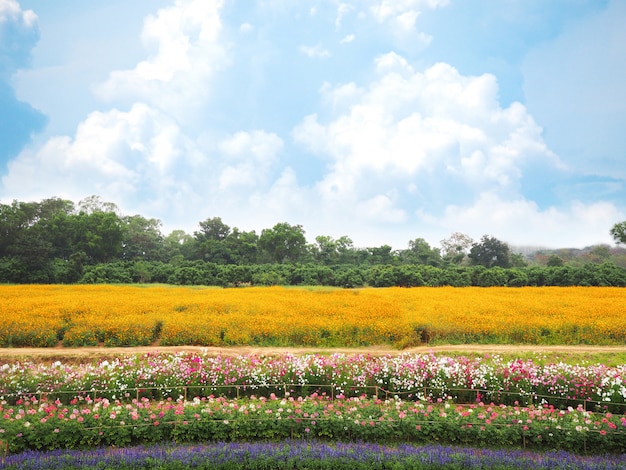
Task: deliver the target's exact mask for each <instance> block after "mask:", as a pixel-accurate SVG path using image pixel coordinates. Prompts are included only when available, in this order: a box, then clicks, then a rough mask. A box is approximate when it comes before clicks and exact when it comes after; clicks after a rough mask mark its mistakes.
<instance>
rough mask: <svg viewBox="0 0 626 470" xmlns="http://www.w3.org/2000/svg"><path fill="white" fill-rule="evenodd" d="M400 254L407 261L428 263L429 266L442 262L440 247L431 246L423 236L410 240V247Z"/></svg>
mask: <svg viewBox="0 0 626 470" xmlns="http://www.w3.org/2000/svg"><path fill="white" fill-rule="evenodd" d="M400 255H401V258H402V259H403V260H404V261H405V262H407V263H411V264H427V265H429V266H439V265H440V264H441V254H440V253H439V249H438V248H431V247H430V245H429V244H428V242H427V241H426V240H424V239H423V238H416V239H415V240H411V241H409V249H408V250H404V251H402V252H401V253H400Z"/></svg>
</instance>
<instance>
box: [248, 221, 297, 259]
mask: <svg viewBox="0 0 626 470" xmlns="http://www.w3.org/2000/svg"><path fill="white" fill-rule="evenodd" d="M258 246H259V249H260V250H261V251H262V252H263V254H264V255H265V257H266V259H268V260H269V261H270V262H275V263H286V262H291V263H295V262H297V261H298V260H299V259H300V258H301V257H302V256H303V255H304V253H305V251H306V238H305V237H304V229H303V228H302V226H301V225H289V224H288V223H287V222H283V223H279V224H276V225H274V227H273V228H271V229H263V231H262V232H261V236H260V237H259V242H258Z"/></svg>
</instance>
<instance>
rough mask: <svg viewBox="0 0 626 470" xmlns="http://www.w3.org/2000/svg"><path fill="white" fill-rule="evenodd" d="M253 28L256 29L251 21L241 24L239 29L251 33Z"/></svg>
mask: <svg viewBox="0 0 626 470" xmlns="http://www.w3.org/2000/svg"><path fill="white" fill-rule="evenodd" d="M253 30H254V26H252V25H251V24H250V23H242V24H241V25H240V26H239V31H241V32H242V33H249V32H251V31H253Z"/></svg>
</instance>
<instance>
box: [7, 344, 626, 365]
mask: <svg viewBox="0 0 626 470" xmlns="http://www.w3.org/2000/svg"><path fill="white" fill-rule="evenodd" d="M178 352H188V353H198V354H200V353H206V354H209V355H213V356H220V355H221V356H242V355H243V356H247V355H256V356H260V355H263V356H278V355H284V354H293V355H302V354H334V353H341V354H371V355H376V356H382V355H398V354H403V353H412V354H428V353H430V352H436V353H442V352H457V353H458V352H467V353H480V354H482V353H484V354H488V353H489V354H496V353H507V354H511V353H513V354H514V353H528V352H536V353H564V354H593V353H626V346H586V345H583V346H547V345H532V344H524V345H511V344H455V345H438V346H428V345H427V346H420V347H415V348H408V349H403V350H398V349H393V348H391V347H389V346H386V345H381V346H369V347H358V348H301V347H288V348H278V347H257V346H238V347H204V346H139V347H127V348H122V347H119V348H107V347H82V348H63V347H56V348H0V362H2V361H7V360H13V361H14V360H16V359H18V360H23V359H32V360H44V361H45V360H51V359H52V360H60V359H64V358H66V359H70V360H72V359H73V360H76V359H78V360H85V359H87V360H89V359H97V358H100V357H115V356H123V355H135V354H146V353H166V354H173V353H178Z"/></svg>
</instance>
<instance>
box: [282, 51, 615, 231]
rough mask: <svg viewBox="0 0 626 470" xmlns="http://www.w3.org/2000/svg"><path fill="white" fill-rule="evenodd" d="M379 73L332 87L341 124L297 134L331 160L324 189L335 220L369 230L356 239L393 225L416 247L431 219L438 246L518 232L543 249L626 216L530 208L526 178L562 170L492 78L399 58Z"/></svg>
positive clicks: (334, 114)
mask: <svg viewBox="0 0 626 470" xmlns="http://www.w3.org/2000/svg"><path fill="white" fill-rule="evenodd" d="M375 66H376V71H377V77H376V79H375V80H373V81H372V82H371V83H369V84H367V85H366V86H363V87H362V86H357V85H356V84H355V83H348V84H341V85H337V86H334V87H333V86H331V85H329V84H326V85H325V86H324V87H322V89H321V94H322V97H323V100H324V102H325V103H327V104H328V105H329V107H330V108H331V112H330V116H331V117H329V118H327V119H325V120H322V119H321V118H320V115H318V114H312V115H309V116H306V117H305V118H304V119H303V120H302V122H301V123H300V125H299V126H297V127H296V128H295V129H294V131H293V137H294V139H295V140H296V142H299V143H300V144H302V145H304V146H305V147H306V148H307V149H308V150H309V151H310V152H312V153H314V154H316V155H318V156H320V157H323V158H325V159H327V160H328V161H329V164H328V171H327V173H326V174H325V175H324V176H323V178H321V179H320V180H319V181H318V183H317V184H316V186H315V190H316V191H317V193H318V194H319V200H320V202H321V203H322V205H323V206H327V210H328V212H329V213H334V214H335V215H336V216H337V218H341V217H342V216H341V215H340V214H341V212H342V211H345V214H344V216H343V217H348V215H347V214H349V213H350V212H351V211H352V212H355V211H356V214H353V215H351V216H350V217H352V218H353V219H354V218H355V217H356V218H358V219H359V220H361V222H360V226H359V227H360V228H356V227H355V231H359V230H361V231H366V230H368V229H369V227H374V226H379V225H380V224H381V223H387V224H389V223H390V224H393V225H394V226H395V228H394V231H397V233H402V236H403V237H408V238H405V239H406V240H408V239H411V233H410V230H407V227H408V225H410V222H409V221H410V220H411V219H412V218H413V217H414V214H421V216H420V219H419V220H421V221H422V222H423V223H425V224H428V225H430V227H428V226H426V227H424V226H423V225H422V226H421V228H420V230H422V231H424V232H425V233H428V232H429V231H430V232H431V233H432V234H433V236H434V237H436V236H441V237H443V236H445V233H443V232H445V231H447V230H448V229H449V230H450V232H451V231H456V230H472V231H474V232H475V231H480V230H484V231H493V232H494V234H496V235H499V234H503V236H505V235H506V236H510V239H515V238H516V237H514V235H516V233H514V232H513V231H512V230H511V228H512V227H516V228H517V229H519V230H522V232H520V233H519V234H518V235H520V236H519V237H517V240H523V239H524V237H526V238H528V236H529V233H530V231H531V230H533V229H536V230H538V232H537V234H538V236H537V239H538V240H537V241H538V242H539V239H540V238H541V237H542V236H543V235H545V237H544V240H546V239H547V237H553V236H556V234H557V232H558V227H559V225H561V226H563V225H568V224H569V226H571V227H574V226H577V224H580V223H581V222H582V219H581V218H582V215H581V214H582V213H583V212H585V211H586V214H587V215H588V214H590V213H592V212H594V211H601V212H602V213H603V214H604V215H607V214H608V213H610V215H611V216H613V217H615V216H616V210H615V209H614V208H613V207H612V206H610V205H601V206H598V207H596V206H584V205H582V204H581V205H578V206H576V208H575V209H571V210H569V211H565V212H563V211H561V210H558V209H555V208H548V209H540V208H539V207H538V206H537V205H536V204H535V203H534V202H532V201H528V200H526V199H525V198H524V196H523V195H522V193H521V178H522V176H523V175H524V172H525V170H526V169H527V168H530V167H532V168H533V169H534V170H537V168H541V167H544V168H546V169H547V170H549V171H552V172H554V171H560V170H561V169H562V168H563V166H562V163H561V162H560V160H559V159H558V157H557V156H556V155H554V153H553V152H551V151H550V149H549V148H548V147H547V146H546V145H545V143H544V141H543V137H542V129H541V128H540V127H539V126H538V125H537V124H536V123H535V121H534V119H533V118H532V116H531V115H530V114H529V113H528V111H527V110H526V108H525V107H524V106H523V105H521V104H520V103H512V104H511V105H510V106H508V107H501V106H500V104H499V103H498V99H497V96H498V87H497V81H496V79H495V77H493V76H492V75H489V74H484V75H481V76H463V75H461V74H460V73H459V72H458V71H457V70H456V69H455V68H454V67H452V66H450V65H448V64H444V63H439V64H435V65H433V66H432V67H429V68H427V69H426V70H424V71H417V70H415V69H413V67H412V66H411V65H410V64H409V63H408V62H407V61H406V59H404V58H403V57H402V56H400V55H398V54H395V53H389V54H385V55H383V56H381V57H379V58H378V59H377V60H376V61H375ZM537 171H538V170H537ZM435 188H436V189H435ZM446 206H448V208H447V209H445V207H446ZM440 208H441V209H444V210H445V214H444V215H443V216H442V217H441V218H439V217H438V216H437V215H436V214H437V213H439V212H438V211H439V210H440ZM433 211H434V212H433ZM430 213H432V214H433V215H430V216H425V215H424V214H430ZM585 220H586V219H585ZM611 220H613V219H611ZM513 222H516V223H513ZM365 227H368V228H365ZM462 227H467V228H465V229H464V228H462ZM541 227H544V228H545V229H546V232H544V233H543V234H542V233H541V232H540V231H539V229H540V228H541ZM549 227H552V229H550V230H553V231H552V232H550V231H549V230H548V228H549ZM603 230H604V231H606V230H605V228H602V229H599V230H598V233H602V231H603ZM442 231H443V232H442ZM435 233H438V235H435ZM522 233H523V235H521V234H522ZM560 236H561V237H562V239H565V237H564V235H563V233H560ZM604 238H606V237H604ZM570 239H571V240H573V239H574V237H571V238H570ZM601 239H602V238H601Z"/></svg>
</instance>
